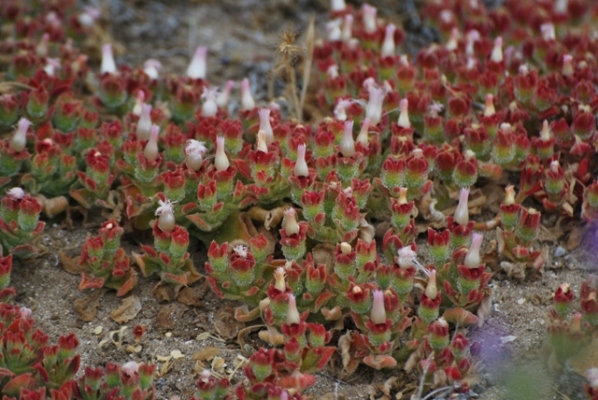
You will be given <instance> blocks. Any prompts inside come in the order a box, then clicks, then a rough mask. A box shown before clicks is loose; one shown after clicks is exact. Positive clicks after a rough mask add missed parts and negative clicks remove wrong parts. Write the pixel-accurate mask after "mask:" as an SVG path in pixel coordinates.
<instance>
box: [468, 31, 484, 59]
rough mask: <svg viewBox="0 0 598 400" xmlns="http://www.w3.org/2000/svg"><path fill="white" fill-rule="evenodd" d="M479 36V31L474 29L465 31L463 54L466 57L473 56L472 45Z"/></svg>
mask: <svg viewBox="0 0 598 400" xmlns="http://www.w3.org/2000/svg"><path fill="white" fill-rule="evenodd" d="M480 37H481V35H480V32H478V31H476V30H475V29H472V30H470V31H467V33H466V35H465V40H466V44H465V54H466V55H467V56H468V57H473V56H475V50H474V48H473V46H474V44H475V42H477V41H478V40H480Z"/></svg>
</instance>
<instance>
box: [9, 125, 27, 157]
mask: <svg viewBox="0 0 598 400" xmlns="http://www.w3.org/2000/svg"><path fill="white" fill-rule="evenodd" d="M30 126H31V121H29V120H28V119H27V118H21V119H20V120H19V123H18V124H17V129H16V130H15V133H14V135H12V138H11V139H10V144H9V145H10V148H11V149H13V150H14V151H16V152H17V153H18V152H21V151H23V150H25V146H26V145H27V131H28V130H29V127H30Z"/></svg>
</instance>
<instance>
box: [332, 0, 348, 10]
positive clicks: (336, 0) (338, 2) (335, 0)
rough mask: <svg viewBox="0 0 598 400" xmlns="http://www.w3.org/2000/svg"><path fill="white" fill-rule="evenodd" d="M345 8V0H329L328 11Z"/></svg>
mask: <svg viewBox="0 0 598 400" xmlns="http://www.w3.org/2000/svg"><path fill="white" fill-rule="evenodd" d="M346 8H347V4H346V3H345V0H331V1H330V11H332V12H339V11H345V9H346Z"/></svg>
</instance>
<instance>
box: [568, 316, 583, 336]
mask: <svg viewBox="0 0 598 400" xmlns="http://www.w3.org/2000/svg"><path fill="white" fill-rule="evenodd" d="M581 317H582V315H581V313H580V312H576V313H575V315H573V319H572V320H571V324H570V325H569V333H570V334H576V333H580V332H581Z"/></svg>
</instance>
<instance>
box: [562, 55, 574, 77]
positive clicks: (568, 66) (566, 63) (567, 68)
mask: <svg viewBox="0 0 598 400" xmlns="http://www.w3.org/2000/svg"><path fill="white" fill-rule="evenodd" d="M574 73H575V67H573V56H572V55H571V54H565V55H564V56H563V70H562V72H561V74H562V75H563V76H573V74H574Z"/></svg>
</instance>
